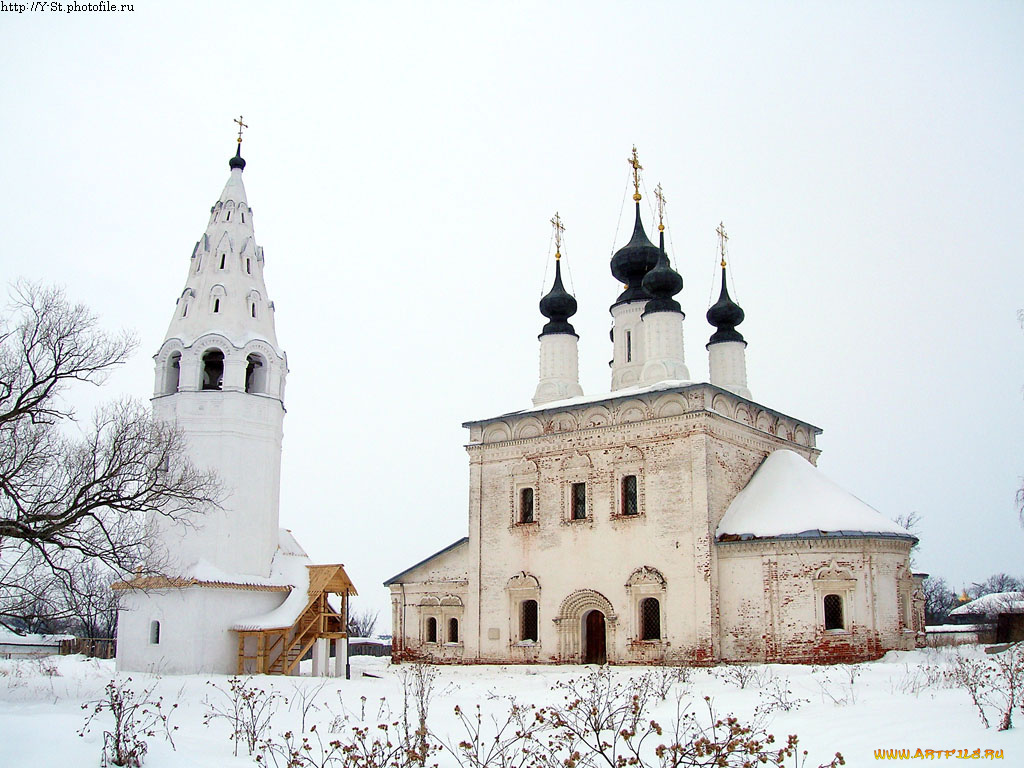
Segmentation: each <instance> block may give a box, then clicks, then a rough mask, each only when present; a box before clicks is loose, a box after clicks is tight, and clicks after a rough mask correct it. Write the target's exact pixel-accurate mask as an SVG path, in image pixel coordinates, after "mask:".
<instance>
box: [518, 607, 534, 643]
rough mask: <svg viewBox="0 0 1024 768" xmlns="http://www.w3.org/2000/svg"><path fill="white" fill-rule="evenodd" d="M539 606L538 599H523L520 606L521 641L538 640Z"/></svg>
mask: <svg viewBox="0 0 1024 768" xmlns="http://www.w3.org/2000/svg"><path fill="white" fill-rule="evenodd" d="M537 619H538V606H537V601H536V600H523V602H522V603H520V608H519V639H520V641H532V642H534V643H536V642H537V640H538V632H537V629H538V625H539V621H538V620H537Z"/></svg>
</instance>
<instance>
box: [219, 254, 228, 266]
mask: <svg viewBox="0 0 1024 768" xmlns="http://www.w3.org/2000/svg"><path fill="white" fill-rule="evenodd" d="M227 259H228V255H227V254H226V253H222V254H221V255H220V268H221V269H224V265H225V263H227Z"/></svg>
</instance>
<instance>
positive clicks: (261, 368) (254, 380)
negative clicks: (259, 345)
mask: <svg viewBox="0 0 1024 768" xmlns="http://www.w3.org/2000/svg"><path fill="white" fill-rule="evenodd" d="M245 362H246V365H245V391H246V392H250V393H255V392H266V391H267V366H266V364H265V363H264V361H263V358H262V357H260V356H259V355H257V354H255V353H254V354H251V355H249V356H248V357H247V358H246V359H245Z"/></svg>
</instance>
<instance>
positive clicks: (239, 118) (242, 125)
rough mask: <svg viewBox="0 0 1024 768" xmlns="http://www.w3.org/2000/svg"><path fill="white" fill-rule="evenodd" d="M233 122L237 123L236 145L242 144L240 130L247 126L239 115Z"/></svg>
mask: <svg viewBox="0 0 1024 768" xmlns="http://www.w3.org/2000/svg"><path fill="white" fill-rule="evenodd" d="M234 122H236V123H238V143H239V144H241V143H242V129H243V128H248V127H249V126H248V125H246V124H245V123H243V122H242V116H241V115H239V116H238V119H237V120H235V121H234Z"/></svg>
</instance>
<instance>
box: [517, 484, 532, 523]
mask: <svg viewBox="0 0 1024 768" xmlns="http://www.w3.org/2000/svg"><path fill="white" fill-rule="evenodd" d="M533 521H534V517H533V488H522V489H520V491H519V522H520V523H532V522H533Z"/></svg>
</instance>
